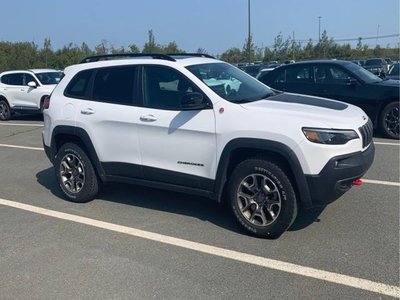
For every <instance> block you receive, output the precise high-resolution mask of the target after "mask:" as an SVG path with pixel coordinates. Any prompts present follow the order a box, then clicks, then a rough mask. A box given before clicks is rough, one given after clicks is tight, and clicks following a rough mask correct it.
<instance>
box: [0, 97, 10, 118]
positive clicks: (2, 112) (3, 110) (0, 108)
mask: <svg viewBox="0 0 400 300" xmlns="http://www.w3.org/2000/svg"><path fill="white" fill-rule="evenodd" d="M10 119H11V109H10V106H9V105H8V103H7V101H6V100H4V99H1V100H0V120H1V121H8V120H10Z"/></svg>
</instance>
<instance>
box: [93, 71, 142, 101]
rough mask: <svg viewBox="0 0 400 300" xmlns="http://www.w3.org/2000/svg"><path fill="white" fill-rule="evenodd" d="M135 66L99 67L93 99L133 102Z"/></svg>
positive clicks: (94, 83) (94, 84)
mask: <svg viewBox="0 0 400 300" xmlns="http://www.w3.org/2000/svg"><path fill="white" fill-rule="evenodd" d="M136 70H137V68H136V67H135V66H122V67H110V68H103V69H99V70H97V72H96V76H95V79H94V82H93V96H92V100H96V101H99V102H109V103H116V104H125V105H130V104H133V95H134V84H135V80H136V74H137V72H136Z"/></svg>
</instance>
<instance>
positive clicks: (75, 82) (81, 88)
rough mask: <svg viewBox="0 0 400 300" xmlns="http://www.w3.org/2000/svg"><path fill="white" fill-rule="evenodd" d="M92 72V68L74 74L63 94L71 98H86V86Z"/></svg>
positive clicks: (87, 92) (87, 94)
mask: <svg viewBox="0 0 400 300" xmlns="http://www.w3.org/2000/svg"><path fill="white" fill-rule="evenodd" d="M92 74H93V70H84V71H81V72H79V73H78V74H76V75H75V76H74V77H73V78H72V80H71V81H70V83H69V84H68V86H67V88H66V89H65V92H64V95H65V96H67V97H71V98H80V99H88V98H89V91H88V87H89V81H90V79H91V77H92Z"/></svg>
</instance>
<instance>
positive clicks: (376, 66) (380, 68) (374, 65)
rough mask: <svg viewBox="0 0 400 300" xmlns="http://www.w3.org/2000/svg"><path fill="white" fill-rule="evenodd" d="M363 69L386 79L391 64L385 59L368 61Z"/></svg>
mask: <svg viewBox="0 0 400 300" xmlns="http://www.w3.org/2000/svg"><path fill="white" fill-rule="evenodd" d="M363 67H364V69H366V70H368V71H370V72H371V73H374V74H375V75H378V76H380V77H384V76H385V75H386V74H387V72H388V71H389V64H388V62H387V61H386V60H384V59H383V58H371V59H367V60H366V61H365V63H364V66H363Z"/></svg>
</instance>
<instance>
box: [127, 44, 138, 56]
mask: <svg viewBox="0 0 400 300" xmlns="http://www.w3.org/2000/svg"><path fill="white" fill-rule="evenodd" d="M128 47H129V50H130V52H131V53H135V54H137V53H140V49H139V47H138V46H137V45H135V44H131V45H129V46H128Z"/></svg>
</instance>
